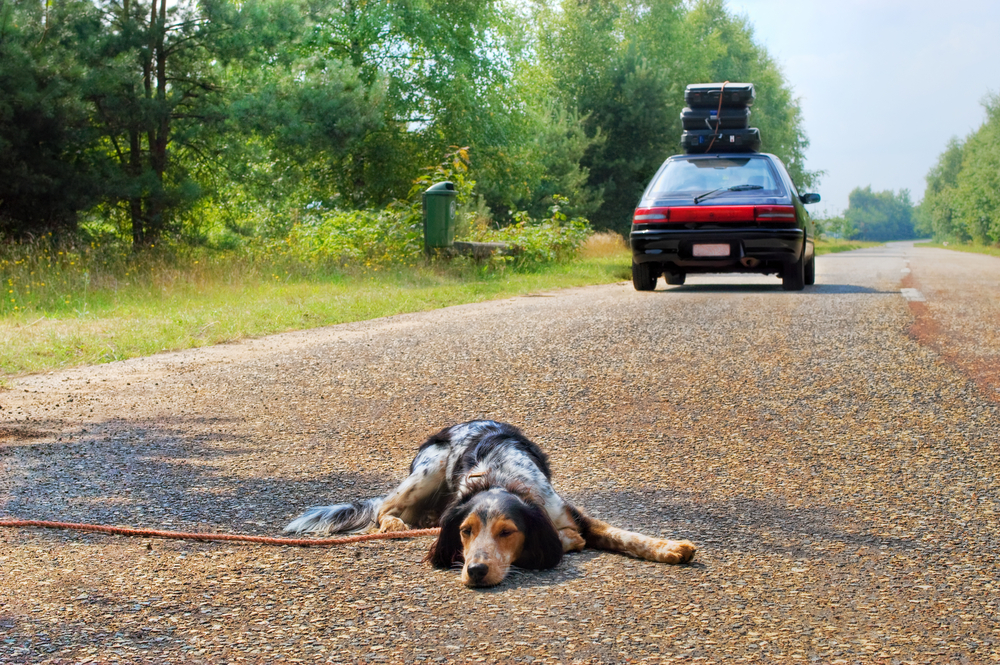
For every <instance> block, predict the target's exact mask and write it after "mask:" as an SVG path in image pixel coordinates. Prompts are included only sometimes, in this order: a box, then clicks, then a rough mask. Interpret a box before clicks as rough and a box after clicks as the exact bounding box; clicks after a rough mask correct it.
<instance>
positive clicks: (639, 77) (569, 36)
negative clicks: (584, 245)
mask: <svg viewBox="0 0 1000 665" xmlns="http://www.w3.org/2000/svg"><path fill="white" fill-rule="evenodd" d="M536 22H537V23H538V25H539V29H538V50H539V54H540V59H539V66H540V67H542V68H545V69H546V70H548V71H551V72H552V78H553V81H554V85H555V86H556V88H557V95H558V98H559V99H560V100H561V102H562V103H563V104H565V105H566V106H568V107H569V108H571V109H573V110H575V111H576V112H577V113H579V114H580V118H581V120H582V122H583V125H584V127H585V128H586V130H587V135H588V136H589V137H591V138H592V139H598V140H596V141H595V142H594V143H593V144H592V145H591V146H589V147H588V149H587V151H586V153H585V155H584V157H583V159H582V160H581V165H582V166H583V167H584V168H585V169H586V170H587V174H588V184H589V187H590V189H591V191H592V192H593V195H594V196H600V197H601V199H602V200H603V202H602V204H601V205H600V207H599V208H598V209H597V210H596V211H595V212H594V214H593V215H591V219H592V220H593V222H594V225H595V227H597V228H607V229H614V230H616V231H618V232H620V233H625V232H627V229H628V227H629V220H630V215H631V211H632V209H633V208H634V207H635V204H636V202H637V201H638V199H639V196H640V195H641V193H642V190H643V188H644V187H645V185H646V183H647V182H648V181H649V179H650V178H651V177H652V176H653V174H654V173H655V171H656V169H657V168H658V167H659V166H660V164H662V163H663V160H664V159H665V158H666V157H667V156H669V155H671V154H674V153H676V152H678V151H679V148H680V145H679V142H680V134H681V124H680V118H679V113H680V111H681V108H683V106H684V101H683V91H684V88H685V86H686V85H687V84H689V83H695V82H708V81H723V80H731V81H750V82H753V83H754V84H755V86H756V89H757V93H758V96H757V102H756V104H755V105H754V108H753V125H754V126H756V127H759V128H760V129H761V134H762V137H763V142H764V149H765V150H767V151H769V152H773V153H775V154H776V155H778V157H780V158H781V159H782V160H783V161H784V162H785V164H786V165H787V166H788V168H789V172H790V173H791V175H792V177H793V179H794V180H795V182H796V184H797V185H798V186H799V187H801V188H803V189H809V188H811V187H812V186H814V185H815V182H816V180H817V177H818V175H819V174H818V173H816V172H810V171H807V170H806V169H805V167H804V157H803V155H804V151H805V148H806V147H807V146H808V141H807V140H806V138H805V135H804V132H803V131H802V127H801V113H800V110H799V107H798V103H797V101H796V100H795V99H794V98H793V96H792V93H791V90H790V88H789V87H788V84H787V83H786V82H785V80H784V77H783V76H782V74H781V71H780V70H779V69H778V67H777V65H776V64H775V63H774V61H773V60H772V59H771V57H770V56H769V55H768V54H767V52H766V50H765V49H763V48H762V47H761V46H759V45H758V44H756V42H754V40H753V31H752V29H751V28H750V27H749V25H748V23H747V21H746V20H745V19H743V18H740V17H734V16H733V15H731V14H730V13H729V12H728V11H727V10H726V8H725V5H724V3H723V2H722V0H702V1H700V2H696V3H694V4H692V5H686V4H684V3H682V2H680V1H679V0H677V1H671V0H663V1H659V2H643V1H641V0H595V1H591V2H577V1H576V0H564V1H563V2H561V3H559V5H558V6H551V5H543V6H542V8H541V9H540V10H539V11H538V14H537V19H536Z"/></svg>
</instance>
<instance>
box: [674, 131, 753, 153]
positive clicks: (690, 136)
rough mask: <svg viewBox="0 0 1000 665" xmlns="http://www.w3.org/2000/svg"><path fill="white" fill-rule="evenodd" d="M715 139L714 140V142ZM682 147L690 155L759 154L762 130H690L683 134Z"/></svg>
mask: <svg viewBox="0 0 1000 665" xmlns="http://www.w3.org/2000/svg"><path fill="white" fill-rule="evenodd" d="M713 139H714V140H713ZM681 145H682V146H683V147H684V151H685V152H686V153H688V154H689V155H698V154H701V153H705V152H713V153H715V152H757V151H759V150H760V130H759V129H757V128H756V127H750V128H748V129H719V131H718V134H716V131H715V130H714V129H690V130H688V131H685V132H684V133H683V134H681Z"/></svg>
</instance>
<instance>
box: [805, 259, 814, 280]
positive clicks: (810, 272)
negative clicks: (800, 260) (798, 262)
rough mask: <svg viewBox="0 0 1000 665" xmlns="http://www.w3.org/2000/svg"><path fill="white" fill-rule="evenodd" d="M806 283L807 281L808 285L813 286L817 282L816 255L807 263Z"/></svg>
mask: <svg viewBox="0 0 1000 665" xmlns="http://www.w3.org/2000/svg"><path fill="white" fill-rule="evenodd" d="M805 283H806V286H812V285H813V284H815V283H816V257H815V256H814V257H812V258H811V259H809V262H808V263H806V279H805Z"/></svg>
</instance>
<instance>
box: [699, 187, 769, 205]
mask: <svg viewBox="0 0 1000 665" xmlns="http://www.w3.org/2000/svg"><path fill="white" fill-rule="evenodd" d="M751 189H764V186H763V185H749V184H747V185H733V186H732V187H719V188H718V189H713V190H712V191H710V192H705V193H704V194H699V195H698V196H696V197H694V202H695V203H701V202H702V201H704V200H705V199H709V198H712V196H714V195H716V194H720V193H722V192H747V191H750V190H751Z"/></svg>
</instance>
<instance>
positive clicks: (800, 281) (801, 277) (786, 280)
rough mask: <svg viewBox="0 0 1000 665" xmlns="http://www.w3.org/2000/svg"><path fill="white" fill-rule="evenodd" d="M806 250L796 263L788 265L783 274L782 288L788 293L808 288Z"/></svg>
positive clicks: (803, 249)
mask: <svg viewBox="0 0 1000 665" xmlns="http://www.w3.org/2000/svg"><path fill="white" fill-rule="evenodd" d="M805 258H806V250H805V248H804V247H803V248H802V255H801V256H799V260H798V261H796V262H795V263H786V264H785V269H784V270H783V271H782V273H781V288H783V289H784V290H786V291H801V290H802V289H804V288H805V286H806V262H805Z"/></svg>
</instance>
